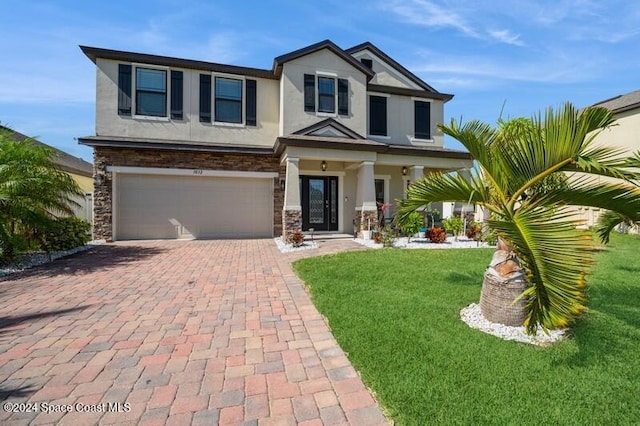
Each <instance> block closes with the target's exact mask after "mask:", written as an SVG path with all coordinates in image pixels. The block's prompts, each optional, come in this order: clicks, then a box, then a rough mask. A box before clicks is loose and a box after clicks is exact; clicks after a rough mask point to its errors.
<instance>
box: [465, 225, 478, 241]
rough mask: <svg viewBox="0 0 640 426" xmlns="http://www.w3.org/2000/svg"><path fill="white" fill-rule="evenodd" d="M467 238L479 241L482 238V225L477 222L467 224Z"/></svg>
mask: <svg viewBox="0 0 640 426" xmlns="http://www.w3.org/2000/svg"><path fill="white" fill-rule="evenodd" d="M467 238H470V239H472V240H474V241H480V239H481V238H482V226H480V224H479V223H477V222H472V223H471V224H470V225H469V226H467Z"/></svg>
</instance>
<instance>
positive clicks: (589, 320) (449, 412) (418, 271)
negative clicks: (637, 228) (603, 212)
mask: <svg viewBox="0 0 640 426" xmlns="http://www.w3.org/2000/svg"><path fill="white" fill-rule="evenodd" d="M639 251H640V237H638V236H614V238H613V239H612V243H611V244H610V245H609V246H608V248H607V250H606V251H604V252H601V253H598V254H597V256H596V260H597V264H596V265H595V267H594V269H593V273H592V275H591V276H590V277H589V288H588V297H589V304H588V307H589V309H588V311H587V312H586V313H585V314H583V316H582V317H581V318H580V319H579V321H578V322H577V323H576V325H575V326H574V327H573V329H572V332H571V338H570V339H569V340H566V341H564V342H562V343H560V344H557V345H554V346H551V347H544V348H542V347H535V346H530V345H526V344H522V343H516V342H506V341H502V340H500V339H498V338H496V337H493V336H489V335H486V334H484V333H481V332H479V331H477V330H472V329H470V328H469V327H468V326H467V325H466V324H464V323H463V322H462V321H461V320H460V316H459V313H460V309H461V308H463V307H464V306H466V305H468V304H469V303H471V302H477V301H478V299H479V297H480V288H481V283H482V274H483V272H484V269H485V267H486V265H487V264H488V262H489V260H490V258H491V255H492V250H490V249H466V250H391V249H387V250H375V251H374V250H369V251H364V252H352V253H343V254H339V255H333V256H325V257H319V258H311V259H305V260H301V261H298V262H296V263H295V264H294V268H295V270H296V271H297V273H298V275H299V276H300V277H301V278H302V279H303V280H304V281H305V282H306V283H307V285H308V286H309V288H310V290H311V294H312V297H313V300H314V303H315V304H316V306H317V307H318V309H319V310H320V312H322V313H323V314H324V315H325V316H326V317H327V318H328V320H329V324H330V326H331V329H332V330H333V333H334V335H335V336H336V338H337V340H338V342H339V343H340V345H341V346H342V348H343V349H344V350H345V352H347V354H348V356H349V359H350V360H351V362H352V363H353V365H354V367H355V368H356V369H357V370H358V371H360V373H361V374H362V377H363V379H364V381H365V383H366V384H367V386H369V387H370V388H371V389H372V390H373V391H374V392H375V393H376V395H377V397H378V400H379V401H380V403H381V405H382V407H383V409H384V410H385V411H386V413H387V414H388V415H389V416H390V417H391V418H392V419H393V420H395V421H396V424H403V425H404V424H497V425H504V424H554V425H568V424H576V425H584V424H616V425H618V424H637V422H638V421H639V419H640V402H639V401H640V399H639V398H640V259H639V257H638V252H639Z"/></svg>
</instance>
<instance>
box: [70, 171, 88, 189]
mask: <svg viewBox="0 0 640 426" xmlns="http://www.w3.org/2000/svg"><path fill="white" fill-rule="evenodd" d="M69 176H71V177H72V178H73V180H75V181H76V183H77V184H78V186H79V187H80V189H82V191H83V192H84V193H87V192H93V178H91V177H88V176H81V175H78V174H75V173H69Z"/></svg>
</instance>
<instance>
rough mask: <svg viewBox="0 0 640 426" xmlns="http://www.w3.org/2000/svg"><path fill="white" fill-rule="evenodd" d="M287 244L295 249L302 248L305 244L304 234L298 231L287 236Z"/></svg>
mask: <svg viewBox="0 0 640 426" xmlns="http://www.w3.org/2000/svg"><path fill="white" fill-rule="evenodd" d="M287 243H288V244H291V245H292V246H294V247H300V246H301V245H302V244H303V243H304V234H303V233H302V231H300V230H297V231H294V232H292V233H290V234H289V235H287Z"/></svg>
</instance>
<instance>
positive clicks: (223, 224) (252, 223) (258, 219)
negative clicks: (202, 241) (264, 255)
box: [116, 175, 273, 239]
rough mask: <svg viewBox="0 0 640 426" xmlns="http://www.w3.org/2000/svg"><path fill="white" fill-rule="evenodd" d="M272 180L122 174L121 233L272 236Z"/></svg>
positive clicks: (139, 235) (145, 236)
mask: <svg viewBox="0 0 640 426" xmlns="http://www.w3.org/2000/svg"><path fill="white" fill-rule="evenodd" d="M272 181H273V180H272V179H270V178H269V179H257V178H221V177H191V176H156V175H120V176H119V177H118V187H117V197H118V200H117V216H116V217H117V226H116V230H117V234H118V236H117V238H118V239H151V238H180V237H190V236H193V237H196V238H221V237H222V238H233V237H270V236H272V234H273V221H272V218H273V187H272Z"/></svg>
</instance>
